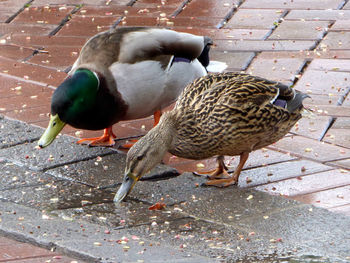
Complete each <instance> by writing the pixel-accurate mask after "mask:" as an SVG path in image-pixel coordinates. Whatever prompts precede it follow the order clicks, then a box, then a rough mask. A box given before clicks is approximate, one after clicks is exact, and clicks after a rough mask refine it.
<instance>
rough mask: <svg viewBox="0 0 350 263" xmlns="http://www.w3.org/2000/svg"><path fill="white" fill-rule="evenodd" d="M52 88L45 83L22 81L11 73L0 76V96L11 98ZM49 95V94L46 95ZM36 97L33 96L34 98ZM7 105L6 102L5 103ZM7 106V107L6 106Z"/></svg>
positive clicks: (47, 90) (30, 94)
mask: <svg viewBox="0 0 350 263" xmlns="http://www.w3.org/2000/svg"><path fill="white" fill-rule="evenodd" d="M51 91H52V89H50V88H47V87H46V86H44V85H38V84H35V83H30V82H27V81H21V80H19V79H16V78H13V77H12V76H10V75H6V74H2V75H1V78H0V97H1V98H9V97H14V96H24V97H30V96H34V95H38V94H39V93H44V92H45V93H49V92H51ZM46 96H49V95H46ZM34 98H35V97H33V99H34ZM3 106H6V104H3ZM4 108H5V107H4Z"/></svg>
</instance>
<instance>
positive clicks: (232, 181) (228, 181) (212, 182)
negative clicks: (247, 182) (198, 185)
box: [205, 152, 249, 187]
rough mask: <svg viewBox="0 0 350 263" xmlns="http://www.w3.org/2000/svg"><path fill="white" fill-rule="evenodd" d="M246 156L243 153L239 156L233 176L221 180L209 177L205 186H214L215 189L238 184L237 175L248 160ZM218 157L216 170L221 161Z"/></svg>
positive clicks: (247, 154)
mask: <svg viewBox="0 0 350 263" xmlns="http://www.w3.org/2000/svg"><path fill="white" fill-rule="evenodd" d="M248 156H249V153H247V152H244V153H242V154H241V155H240V159H239V164H238V166H237V169H236V171H235V172H234V174H233V175H232V176H229V177H227V178H222V179H215V178H210V177H209V180H208V181H207V182H205V185H208V186H216V187H227V186H230V185H236V184H238V178H239V175H240V174H241V171H242V169H243V166H244V164H245V162H246V161H247V159H248ZM219 157H220V156H219ZM219 157H218V163H219V167H218V169H219V168H220V162H221V160H219ZM222 163H223V161H222ZM226 170H227V168H226ZM226 173H227V172H226Z"/></svg>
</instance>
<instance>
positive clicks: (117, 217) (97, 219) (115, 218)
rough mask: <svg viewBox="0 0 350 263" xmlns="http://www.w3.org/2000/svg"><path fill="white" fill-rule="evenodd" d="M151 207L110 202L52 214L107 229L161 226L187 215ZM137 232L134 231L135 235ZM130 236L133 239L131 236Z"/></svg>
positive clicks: (62, 210) (132, 203) (54, 211)
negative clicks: (151, 208) (150, 208)
mask: <svg viewBox="0 0 350 263" xmlns="http://www.w3.org/2000/svg"><path fill="white" fill-rule="evenodd" d="M109 201H110V200H109ZM149 207H150V205H149V204H143V203H140V202H132V201H129V202H123V203H122V204H121V205H118V206H116V205H115V204H114V203H112V202H109V203H101V204H89V205H84V206H82V207H72V208H68V209H58V210H52V211H50V215H57V216H59V217H61V218H63V219H65V220H75V221H83V222H84V221H85V222H89V223H95V224H99V225H101V226H105V227H106V228H107V229H111V228H115V229H124V228H134V227H137V226H140V225H151V224H152V223H153V222H155V223H153V225H154V224H157V226H161V225H162V224H164V222H165V221H167V222H173V221H177V220H179V219H181V218H184V217H186V215H183V214H181V213H178V212H174V211H171V210H169V209H167V208H165V209H163V210H149V209H148V208H149ZM136 234H137V233H136V232H134V235H136ZM129 238H130V239H131V237H129Z"/></svg>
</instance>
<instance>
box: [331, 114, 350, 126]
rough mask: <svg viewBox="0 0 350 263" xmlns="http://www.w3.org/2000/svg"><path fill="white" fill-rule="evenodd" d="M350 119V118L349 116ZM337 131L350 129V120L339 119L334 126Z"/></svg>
mask: <svg viewBox="0 0 350 263" xmlns="http://www.w3.org/2000/svg"><path fill="white" fill-rule="evenodd" d="M348 117H350V116H348ZM332 128H335V129H350V118H344V117H338V118H337V119H336V120H335V122H334V123H333V125H332Z"/></svg>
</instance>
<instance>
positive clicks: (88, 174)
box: [47, 154, 126, 187]
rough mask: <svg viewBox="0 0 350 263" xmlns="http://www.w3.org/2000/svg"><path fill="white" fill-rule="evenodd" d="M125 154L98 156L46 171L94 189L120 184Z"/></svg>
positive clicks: (122, 176)
mask: <svg viewBox="0 0 350 263" xmlns="http://www.w3.org/2000/svg"><path fill="white" fill-rule="evenodd" d="M125 157H126V154H112V155H107V156H104V157H101V156H98V157H96V158H93V159H91V160H87V161H81V162H79V163H72V164H68V165H65V166H60V167H57V168H54V169H51V170H49V171H47V173H49V174H51V175H52V176H55V177H57V178H63V179H66V180H71V181H74V182H78V183H83V184H87V185H90V186H94V187H101V186H107V185H112V184H115V183H121V182H122V180H123V178H124V169H123V168H124V167H125Z"/></svg>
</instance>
